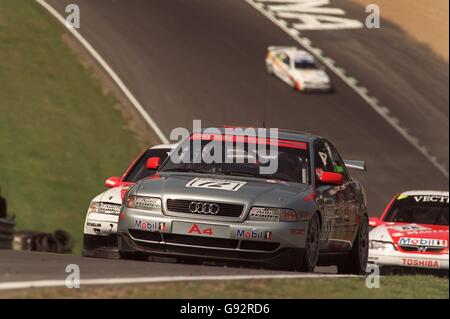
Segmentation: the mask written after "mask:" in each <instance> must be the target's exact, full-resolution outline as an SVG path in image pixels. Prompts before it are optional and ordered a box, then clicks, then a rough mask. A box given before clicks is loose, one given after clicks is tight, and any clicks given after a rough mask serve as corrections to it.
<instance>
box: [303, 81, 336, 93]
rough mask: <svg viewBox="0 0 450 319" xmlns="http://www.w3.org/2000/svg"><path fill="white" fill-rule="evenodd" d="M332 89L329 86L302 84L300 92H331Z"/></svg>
mask: <svg viewBox="0 0 450 319" xmlns="http://www.w3.org/2000/svg"><path fill="white" fill-rule="evenodd" d="M332 90H333V87H332V86H331V84H314V83H308V84H303V85H302V87H301V91H303V92H331V91H332Z"/></svg>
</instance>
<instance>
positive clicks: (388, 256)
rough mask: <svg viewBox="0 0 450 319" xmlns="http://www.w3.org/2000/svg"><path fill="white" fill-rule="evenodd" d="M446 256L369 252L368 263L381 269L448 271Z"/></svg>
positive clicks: (372, 250) (373, 250)
mask: <svg viewBox="0 0 450 319" xmlns="http://www.w3.org/2000/svg"><path fill="white" fill-rule="evenodd" d="M448 261H449V258H448V255H444V254H440V255H438V254H436V255H430V254H411V253H402V252H399V251H388V252H387V251H382V250H375V249H370V250H369V263H373V264H377V265H379V266H381V267H405V268H421V269H435V270H447V271H448Z"/></svg>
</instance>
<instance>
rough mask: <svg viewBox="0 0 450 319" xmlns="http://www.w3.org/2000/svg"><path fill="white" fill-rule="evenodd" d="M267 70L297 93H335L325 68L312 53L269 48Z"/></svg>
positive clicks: (283, 48)
mask: <svg viewBox="0 0 450 319" xmlns="http://www.w3.org/2000/svg"><path fill="white" fill-rule="evenodd" d="M266 68H267V72H268V73H269V74H270V75H275V76H276V77H278V78H279V79H281V80H282V81H283V82H285V83H287V84H288V85H289V86H291V87H292V88H293V89H295V90H297V91H301V92H307V91H316V92H331V91H333V87H332V85H331V81H330V78H329V76H328V75H327V73H326V72H325V69H324V67H322V66H321V65H319V64H318V63H317V62H316V60H315V59H314V57H313V56H312V55H311V54H310V53H308V52H307V51H304V50H299V49H297V48H296V47H282V46H278V47H275V46H272V47H269V48H268V49H267V57H266Z"/></svg>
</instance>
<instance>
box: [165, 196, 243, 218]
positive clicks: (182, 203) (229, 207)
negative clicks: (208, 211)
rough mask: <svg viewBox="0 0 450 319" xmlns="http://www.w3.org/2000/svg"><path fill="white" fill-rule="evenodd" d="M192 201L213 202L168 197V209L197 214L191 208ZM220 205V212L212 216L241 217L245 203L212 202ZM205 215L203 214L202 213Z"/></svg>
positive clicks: (175, 211)
mask: <svg viewBox="0 0 450 319" xmlns="http://www.w3.org/2000/svg"><path fill="white" fill-rule="evenodd" d="M192 202H201V203H211V202H204V201H194V200H184V199H168V200H167V209H168V210H169V211H171V212H174V213H185V214H196V215H200V214H197V213H193V212H191V211H190V209H189V205H190V204H191V203H192ZM211 204H216V205H218V206H219V213H217V214H215V215H212V216H221V217H239V216H241V214H242V211H243V210H244V205H239V204H224V203H211ZM202 215H203V214H202ZM208 216H211V215H208Z"/></svg>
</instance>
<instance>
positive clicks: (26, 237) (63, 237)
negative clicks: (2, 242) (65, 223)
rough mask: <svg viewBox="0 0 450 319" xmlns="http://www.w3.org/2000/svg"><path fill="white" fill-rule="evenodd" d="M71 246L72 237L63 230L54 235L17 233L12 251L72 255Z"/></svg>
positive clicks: (29, 232) (28, 232)
mask: <svg viewBox="0 0 450 319" xmlns="http://www.w3.org/2000/svg"><path fill="white" fill-rule="evenodd" d="M73 245H74V242H73V239H72V237H71V236H70V235H69V233H67V232H66V231H64V230H56V231H55V232H54V233H44V232H36V231H19V232H16V233H15V234H14V242H13V248H14V250H27V251H39V252H50V253H58V254H70V253H72V249H73Z"/></svg>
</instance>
